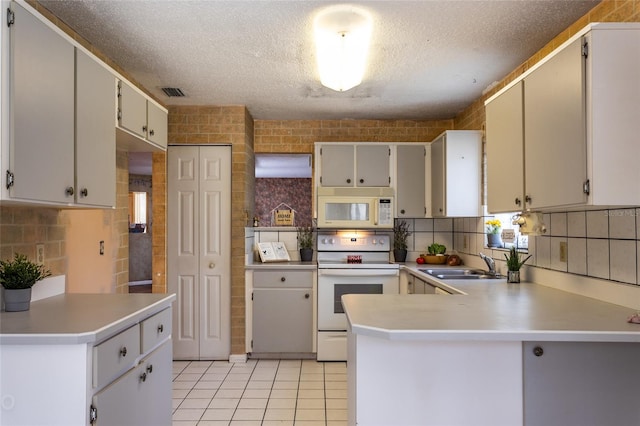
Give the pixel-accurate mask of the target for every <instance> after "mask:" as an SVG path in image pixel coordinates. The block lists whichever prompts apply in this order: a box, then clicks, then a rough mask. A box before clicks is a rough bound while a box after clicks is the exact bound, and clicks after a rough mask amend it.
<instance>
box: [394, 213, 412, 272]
mask: <svg viewBox="0 0 640 426" xmlns="http://www.w3.org/2000/svg"><path fill="white" fill-rule="evenodd" d="M409 235H411V232H410V231H409V224H408V223H407V222H406V221H404V220H398V221H396V223H395V224H394V225H393V259H394V260H395V261H396V262H404V261H405V260H407V239H408V238H409Z"/></svg>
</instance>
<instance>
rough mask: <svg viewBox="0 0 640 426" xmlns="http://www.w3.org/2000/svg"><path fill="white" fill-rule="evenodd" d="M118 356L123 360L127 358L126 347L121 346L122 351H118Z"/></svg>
mask: <svg viewBox="0 0 640 426" xmlns="http://www.w3.org/2000/svg"><path fill="white" fill-rule="evenodd" d="M120 356H121V357H123V358H124V357H125V356H127V347H126V346H123V347H122V349H120Z"/></svg>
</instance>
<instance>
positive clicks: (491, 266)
mask: <svg viewBox="0 0 640 426" xmlns="http://www.w3.org/2000/svg"><path fill="white" fill-rule="evenodd" d="M478 254H479V255H480V258H481V259H482V260H484V263H486V264H487V267H488V268H489V274H491V275H498V273H497V272H496V262H495V260H493V259H492V258H491V257H489V256H487V255H485V254H484V253H478Z"/></svg>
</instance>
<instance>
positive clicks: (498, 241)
mask: <svg viewBox="0 0 640 426" xmlns="http://www.w3.org/2000/svg"><path fill="white" fill-rule="evenodd" d="M487 247H502V238H501V237H500V234H487Z"/></svg>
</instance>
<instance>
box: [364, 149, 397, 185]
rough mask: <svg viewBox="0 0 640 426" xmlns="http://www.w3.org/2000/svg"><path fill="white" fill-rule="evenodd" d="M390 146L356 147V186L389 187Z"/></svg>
mask: <svg viewBox="0 0 640 426" xmlns="http://www.w3.org/2000/svg"><path fill="white" fill-rule="evenodd" d="M390 159H391V155H390V148H389V145H356V186H389V185H391V179H390V178H389V163H390Z"/></svg>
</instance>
